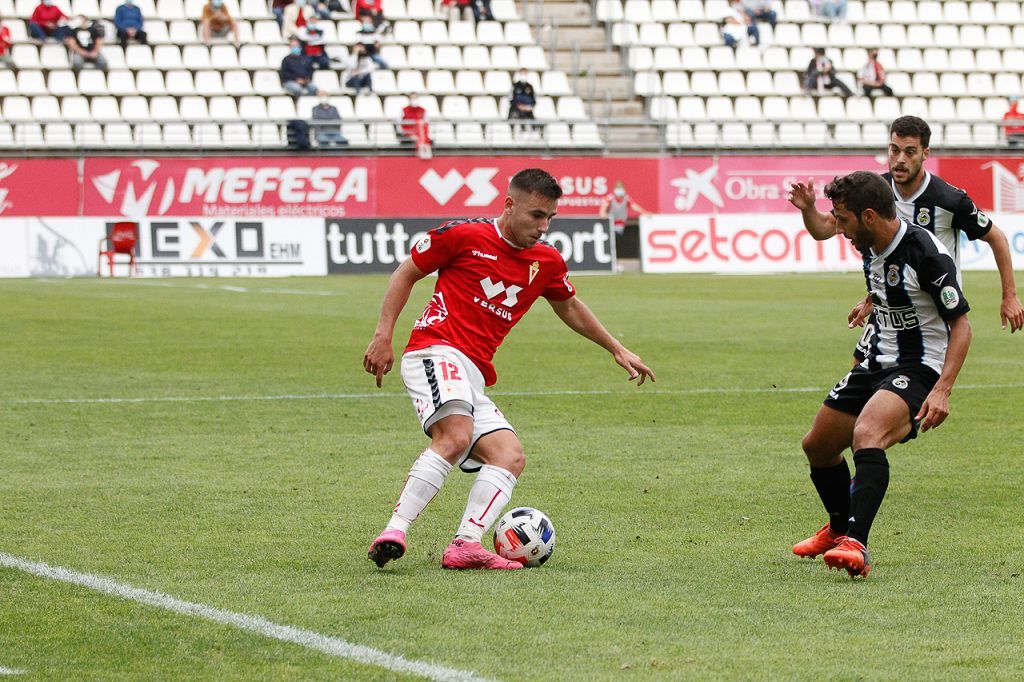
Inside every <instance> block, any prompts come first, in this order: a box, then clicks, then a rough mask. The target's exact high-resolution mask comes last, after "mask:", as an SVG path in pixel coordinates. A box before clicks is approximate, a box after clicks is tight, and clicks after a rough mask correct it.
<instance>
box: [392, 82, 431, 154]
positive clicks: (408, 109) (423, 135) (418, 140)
mask: <svg viewBox="0 0 1024 682" xmlns="http://www.w3.org/2000/svg"><path fill="white" fill-rule="evenodd" d="M398 139H399V141H400V142H405V143H413V144H426V145H429V144H432V142H431V140H430V124H429V123H427V110H426V109H424V108H423V107H422V106H420V102H419V96H418V95H417V94H416V93H412V94H411V95H409V103H408V104H407V105H405V107H403V108H402V120H401V121H399V123H398Z"/></svg>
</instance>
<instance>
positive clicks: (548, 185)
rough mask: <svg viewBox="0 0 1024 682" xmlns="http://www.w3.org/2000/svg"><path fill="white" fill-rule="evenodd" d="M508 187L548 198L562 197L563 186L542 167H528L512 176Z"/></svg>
mask: <svg viewBox="0 0 1024 682" xmlns="http://www.w3.org/2000/svg"><path fill="white" fill-rule="evenodd" d="M508 189H509V191H510V192H511V191H512V190H514V189H515V190H519V191H521V192H526V193H527V194H540V195H541V196H544V197H547V198H548V199H561V198H562V188H561V187H560V186H559V185H558V180H555V178H554V177H553V176H552V175H551V174H550V173H548V172H547V171H546V170H543V169H542V168H527V169H525V170H521V171H519V172H518V173H516V174H515V175H513V176H512V181H511V182H510V183H509V184H508Z"/></svg>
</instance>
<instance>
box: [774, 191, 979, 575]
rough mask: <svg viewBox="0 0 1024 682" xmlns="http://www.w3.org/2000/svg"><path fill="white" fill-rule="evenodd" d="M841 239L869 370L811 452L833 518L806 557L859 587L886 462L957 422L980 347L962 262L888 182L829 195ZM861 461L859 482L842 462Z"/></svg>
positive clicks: (851, 380) (817, 427)
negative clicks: (863, 291)
mask: <svg viewBox="0 0 1024 682" xmlns="http://www.w3.org/2000/svg"><path fill="white" fill-rule="evenodd" d="M825 196H826V197H828V198H829V199H831V200H832V204H833V209H832V216H833V219H834V220H835V225H836V228H837V229H838V231H839V233H840V234H842V235H843V236H844V237H846V238H847V239H849V240H850V241H852V242H853V244H854V246H855V247H856V248H857V249H858V250H859V251H860V252H861V253H862V254H863V255H864V278H865V281H866V283H867V289H868V296H869V298H870V299H871V301H872V303H873V308H872V312H871V318H870V320H869V322H868V324H867V327H866V329H865V332H864V336H863V339H862V342H861V349H862V351H863V354H864V358H863V360H862V361H861V362H860V363H858V364H857V365H856V366H854V368H853V370H851V371H850V372H849V373H848V374H847V375H846V376H845V377H843V378H842V379H840V381H839V383H837V384H836V386H835V388H833V389H832V390H831V391H830V392H829V394H828V397H827V398H826V399H825V402H824V404H823V405H822V407H821V408H820V409H819V411H818V414H817V416H816V417H815V419H814V423H813V425H812V426H811V430H810V432H808V434H807V435H806V436H804V439H803V443H802V445H803V450H804V453H805V454H806V455H807V459H808V461H809V462H810V466H811V481H812V482H813V483H814V486H815V488H816V489H817V491H818V495H819V497H820V498H821V501H822V503H823V504H824V506H825V510H826V512H827V513H828V515H829V522H828V523H827V524H825V526H824V527H823V528H822V529H821V530H820V531H818V532H817V533H816V534H815V535H813V536H812V537H810V538H808V539H807V540H804V541H803V542H800V543H798V544H797V545H796V546H794V547H793V552H794V553H795V554H797V555H798V556H805V557H814V556H817V555H819V554H824V560H825V563H826V564H827V565H828V566H829V567H830V568H837V569H838V568H845V569H846V570H847V571H848V572H849V573H850V575H852V576H857V575H861V576H866V575H867V574H868V571H869V570H870V569H871V558H870V555H869V554H868V551H867V543H868V533H869V531H870V529H871V524H872V522H873V521H874V518H875V514H876V513H877V512H878V508H879V506H880V505H881V503H882V498H883V497H884V496H885V491H886V488H887V487H888V485H889V462H888V459H887V458H886V454H885V451H886V450H888V449H889V448H890V447H892V446H893V445H895V444H896V443H902V442H905V441H907V440H910V439H912V438H915V437H916V436H917V432H918V428H919V427H920V429H921V430H922V431H927V430H928V429H931V428H935V427H937V426H939V425H940V424H942V422H943V421H944V420H945V419H946V417H947V416H948V415H949V395H950V393H951V392H952V390H953V383H954V382H955V381H956V377H957V375H958V374H959V372H960V368H961V367H962V366H963V363H964V359H965V358H966V356H967V349H968V347H969V346H970V343H971V327H970V324H969V323H968V321H967V311H968V310H969V306H968V305H967V301H966V299H965V298H964V295H963V292H962V291H961V290H960V277H959V272H958V271H957V267H956V264H955V263H954V262H953V258H952V257H951V256H950V255H949V253H948V251H946V248H945V247H944V246H943V245H942V244H941V243H940V242H939V240H938V239H937V238H936V237H935V235H933V234H932V233H931V232H928V231H927V230H924V229H922V228H920V227H916V226H914V225H910V224H908V223H907V222H906V221H905V220H903V219H902V218H900V217H899V216H898V215H897V213H896V206H895V200H894V197H893V194H892V191H891V188H890V186H889V183H887V182H886V181H885V179H883V178H882V177H881V176H879V175H876V174H874V173H869V172H866V171H858V172H856V173H851V174H850V175H847V176H844V177H841V178H836V179H835V180H834V181H833V182H832V183H830V184H829V185H828V186H827V187H826V188H825ZM846 448H851V449H852V451H853V461H854V464H855V465H856V477H855V478H854V483H853V490H852V493H851V490H850V469H849V466H848V465H847V462H846V459H845V457H844V456H843V452H844V451H845V450H846Z"/></svg>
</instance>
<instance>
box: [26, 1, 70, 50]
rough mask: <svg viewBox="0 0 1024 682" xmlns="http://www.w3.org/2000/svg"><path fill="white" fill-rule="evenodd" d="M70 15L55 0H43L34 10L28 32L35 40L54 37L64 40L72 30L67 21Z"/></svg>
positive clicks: (29, 21) (57, 39) (60, 40)
mask: <svg viewBox="0 0 1024 682" xmlns="http://www.w3.org/2000/svg"><path fill="white" fill-rule="evenodd" d="M67 20H68V15H66V14H64V12H62V11H61V9H60V7H57V6H56V5H55V4H53V0H42V2H40V3H39V5H38V6H37V7H36V8H35V9H34V10H33V11H32V16H31V18H29V20H28V34H29V36H30V37H32V38H34V39H35V40H40V41H42V40H46V39H47V38H53V39H54V40H56V41H59V42H64V39H65V38H67V37H68V35H69V34H70V31H69V30H68V28H67V26H66V25H65V22H66V21H67Z"/></svg>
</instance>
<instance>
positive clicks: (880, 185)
mask: <svg viewBox="0 0 1024 682" xmlns="http://www.w3.org/2000/svg"><path fill="white" fill-rule="evenodd" d="M825 196H826V197H828V198H829V199H831V200H832V203H833V204H842V205H843V208H845V209H846V210H847V211H849V212H851V213H853V214H854V215H857V216H860V214H861V213H863V212H864V211H866V210H867V209H869V208H870V209H871V210H873V211H874V212H875V213H877V214H878V215H879V216H880V217H882V218H889V219H893V218H895V217H896V196H895V195H894V194H893V193H892V187H890V186H889V183H888V182H886V181H885V179H883V178H882V176H881V175H878V174H877V173H872V172H870V171H856V172H854V173H850V174H849V175H844V176H842V177H837V178H835V179H834V180H832V182H830V183H828V185H826V186H825Z"/></svg>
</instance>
